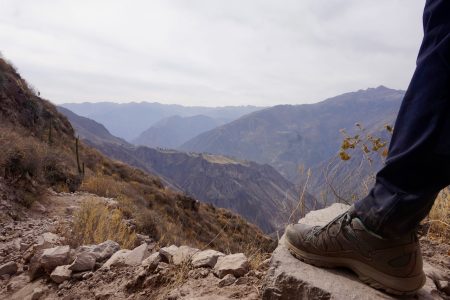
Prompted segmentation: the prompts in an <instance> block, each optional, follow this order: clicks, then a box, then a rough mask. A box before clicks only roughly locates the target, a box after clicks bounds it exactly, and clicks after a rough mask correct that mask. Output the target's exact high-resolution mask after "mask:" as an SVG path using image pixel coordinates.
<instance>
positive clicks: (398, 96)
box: [180, 86, 404, 181]
mask: <svg viewBox="0 0 450 300" xmlns="http://www.w3.org/2000/svg"><path fill="white" fill-rule="evenodd" d="M403 95H404V92H403V91H398V90H392V89H388V88H386V87H383V86H380V87H378V88H370V89H367V90H360V91H357V92H353V93H347V94H343V95H340V96H337V97H334V98H331V99H328V100H325V101H323V102H319V103H316V104H305V105H279V106H275V107H271V108H267V109H264V110H261V111H257V112H254V113H251V114H249V115H246V116H244V117H242V118H240V119H238V120H236V121H233V122H231V123H229V124H225V125H223V126H220V127H218V128H216V129H213V130H211V131H208V132H205V133H203V134H201V135H199V136H197V137H195V138H193V139H192V140H190V141H188V142H186V143H185V144H184V145H183V146H181V147H180V149H182V150H185V151H195V152H208V153H214V154H223V155H230V156H233V157H238V158H241V159H248V160H253V161H256V162H259V163H268V164H270V165H272V166H273V167H275V168H276V169H277V170H278V171H279V172H281V174H282V175H284V176H286V177H287V178H288V179H290V180H292V181H296V180H297V178H298V167H299V166H300V165H303V166H305V167H306V168H309V167H314V166H317V165H318V164H321V163H323V162H324V161H326V160H328V159H329V158H330V157H333V156H334V155H336V154H337V152H338V150H339V147H340V145H341V142H342V139H343V136H342V134H341V133H340V132H339V130H340V129H346V130H347V131H348V132H352V131H353V129H354V128H355V123H357V122H359V123H361V124H362V125H363V126H364V127H365V128H366V129H367V130H368V131H377V130H380V129H382V128H383V126H384V125H385V124H392V123H393V121H394V118H395V116H396V113H397V111H398V109H399V106H400V102H401V100H402V98H403Z"/></svg>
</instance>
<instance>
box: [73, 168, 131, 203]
mask: <svg viewBox="0 0 450 300" xmlns="http://www.w3.org/2000/svg"><path fill="white" fill-rule="evenodd" d="M123 187H124V183H123V182H122V181H117V180H116V179H114V178H113V177H111V176H106V175H102V174H97V175H96V176H89V177H87V178H85V179H84V180H83V183H82V184H81V187H80V190H82V191H85V192H89V193H92V194H96V195H99V196H102V197H111V198H116V197H118V196H119V195H120V194H121V190H122V189H123Z"/></svg>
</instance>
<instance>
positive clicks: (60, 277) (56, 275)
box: [50, 265, 72, 283]
mask: <svg viewBox="0 0 450 300" xmlns="http://www.w3.org/2000/svg"><path fill="white" fill-rule="evenodd" d="M71 275H72V270H70V269H69V265H65V266H58V267H56V268H55V269H54V270H53V272H52V273H51V274H50V278H51V279H52V280H53V281H54V282H56V283H62V282H64V281H66V280H69V279H70V276H71Z"/></svg>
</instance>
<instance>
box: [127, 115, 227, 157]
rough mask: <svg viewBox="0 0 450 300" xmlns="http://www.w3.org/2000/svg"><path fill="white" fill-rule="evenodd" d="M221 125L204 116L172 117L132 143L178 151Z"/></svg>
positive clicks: (153, 126)
mask: <svg viewBox="0 0 450 300" xmlns="http://www.w3.org/2000/svg"><path fill="white" fill-rule="evenodd" d="M219 125H222V122H220V121H219V120H217V119H214V118H211V117H208V116H204V115H196V116H191V117H181V116H171V117H167V118H164V119H162V120H160V121H158V122H157V123H156V124H154V125H152V126H151V127H150V128H149V129H147V130H145V131H144V132H142V133H141V134H140V135H139V136H138V137H137V138H136V139H134V140H133V141H132V142H133V143H134V144H136V145H143V146H148V147H161V148H170V149H176V148H178V147H179V146H181V145H182V144H184V143H185V142H187V141H188V140H190V139H192V138H194V137H195V136H197V135H199V134H201V133H203V132H205V131H208V130H211V129H213V128H216V127H217V126H219Z"/></svg>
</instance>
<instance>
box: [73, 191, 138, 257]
mask: <svg viewBox="0 0 450 300" xmlns="http://www.w3.org/2000/svg"><path fill="white" fill-rule="evenodd" d="M72 234H73V236H72V240H73V242H74V243H75V244H78V245H82V244H98V243H101V242H104V241H106V240H113V241H116V242H118V243H119V244H120V246H121V247H122V248H126V249H130V248H133V247H134V246H135V245H136V233H135V232H134V231H133V230H131V229H130V228H128V226H127V225H126V224H125V223H124V222H123V215H122V213H121V211H120V210H119V209H109V208H108V207H107V206H106V205H105V204H104V203H102V202H100V201H98V200H95V199H92V198H91V199H87V200H85V201H84V202H83V203H82V204H81V206H80V209H79V210H78V211H77V213H76V214H75V216H74V222H73V232H72Z"/></svg>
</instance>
